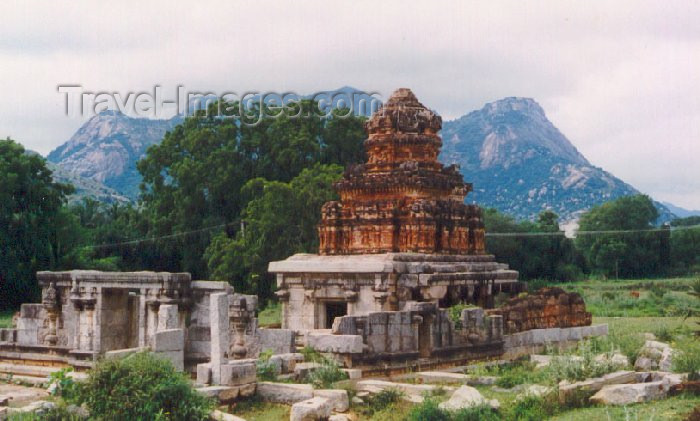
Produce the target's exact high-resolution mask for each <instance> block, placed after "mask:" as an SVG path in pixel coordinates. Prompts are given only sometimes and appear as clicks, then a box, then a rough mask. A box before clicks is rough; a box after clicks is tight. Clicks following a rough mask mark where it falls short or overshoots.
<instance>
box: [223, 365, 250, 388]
mask: <svg viewBox="0 0 700 421" xmlns="http://www.w3.org/2000/svg"><path fill="white" fill-rule="evenodd" d="M256 361H257V360H254V359H247V360H233V361H229V362H228V363H226V364H222V365H221V384H222V385H229V386H237V385H242V384H248V383H254V382H255V381H256V375H257V367H256Z"/></svg>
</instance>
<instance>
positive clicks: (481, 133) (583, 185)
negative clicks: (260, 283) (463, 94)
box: [441, 97, 673, 221]
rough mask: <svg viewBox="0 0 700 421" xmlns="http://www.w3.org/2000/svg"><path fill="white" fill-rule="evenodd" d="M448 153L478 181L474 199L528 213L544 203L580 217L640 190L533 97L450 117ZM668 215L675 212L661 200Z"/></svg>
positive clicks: (445, 154) (446, 141)
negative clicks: (586, 151)
mask: <svg viewBox="0 0 700 421" xmlns="http://www.w3.org/2000/svg"><path fill="white" fill-rule="evenodd" d="M442 138H443V148H442V155H441V159H442V161H443V162H445V163H448V164H452V163H455V164H459V165H460V167H461V171H462V173H463V174H464V177H465V180H467V181H468V182H471V183H473V184H474V192H473V193H472V194H470V195H469V196H467V201H469V202H471V201H474V202H476V203H478V204H480V205H481V206H483V207H493V208H496V209H498V210H499V211H501V212H505V213H508V214H511V215H513V216H515V217H517V218H521V219H534V218H535V217H536V216H537V214H539V213H540V212H541V211H543V210H552V211H554V212H556V213H557V214H558V215H559V216H560V217H561V218H562V219H563V220H574V219H576V218H577V217H578V216H579V215H580V214H581V213H582V212H584V211H585V210H587V209H590V208H591V207H592V206H594V205H597V204H600V203H604V202H607V201H609V200H613V199H615V198H618V197H621V196H626V195H632V194H638V193H639V191H638V190H637V189H635V188H634V187H632V186H630V185H629V184H627V183H625V182H623V181H622V180H620V179H618V178H617V177H615V176H614V175H612V174H610V173H609V172H607V171H605V170H603V169H602V168H599V167H595V166H593V165H591V163H590V162H588V160H587V159H586V158H585V157H584V156H583V155H582V154H581V153H580V152H579V151H578V150H577V149H576V147H574V145H572V144H571V142H570V141H569V140H568V139H567V138H566V137H565V136H564V135H563V134H562V133H561V132H560V131H559V130H558V129H557V128H556V127H554V125H553V124H552V123H551V122H550V121H549V120H548V119H547V116H546V115H545V113H544V110H543V109H542V107H540V105H539V104H538V103H537V102H535V101H534V100H532V99H530V98H515V97H510V98H504V99H501V100H499V101H495V102H492V103H489V104H486V105H485V106H484V107H483V108H482V109H480V110H477V111H472V112H470V113H469V114H467V115H465V116H462V117H460V118H458V119H456V120H452V121H447V122H445V123H443V130H442ZM657 208H658V209H659V212H660V214H661V217H660V221H668V220H670V219H671V218H672V216H673V215H672V213H671V211H669V209H668V208H667V207H665V206H664V205H662V204H660V203H657Z"/></svg>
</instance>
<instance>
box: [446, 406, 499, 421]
mask: <svg viewBox="0 0 700 421" xmlns="http://www.w3.org/2000/svg"><path fill="white" fill-rule="evenodd" d="M501 419H502V417H501V416H500V415H499V414H498V413H497V412H496V411H494V410H493V409H492V408H491V407H490V406H488V405H479V406H475V407H472V408H463V409H460V410H459V411H457V412H454V413H452V420H453V421H499V420H501Z"/></svg>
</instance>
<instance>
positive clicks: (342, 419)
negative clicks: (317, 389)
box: [328, 414, 351, 421]
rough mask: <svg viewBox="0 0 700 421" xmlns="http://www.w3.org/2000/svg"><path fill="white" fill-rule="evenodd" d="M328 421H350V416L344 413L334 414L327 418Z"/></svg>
mask: <svg viewBox="0 0 700 421" xmlns="http://www.w3.org/2000/svg"><path fill="white" fill-rule="evenodd" d="M328 421H351V419H350V417H348V416H347V415H345V414H335V415H331V416H330V417H329V418H328Z"/></svg>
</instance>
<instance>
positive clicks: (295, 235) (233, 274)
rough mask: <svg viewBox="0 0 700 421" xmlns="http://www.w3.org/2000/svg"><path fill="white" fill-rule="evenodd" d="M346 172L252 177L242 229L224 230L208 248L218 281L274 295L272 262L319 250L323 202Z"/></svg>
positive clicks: (325, 168) (328, 168) (329, 168)
mask: <svg viewBox="0 0 700 421" xmlns="http://www.w3.org/2000/svg"><path fill="white" fill-rule="evenodd" d="M341 175H342V167H341V166H339V165H320V164H317V165H316V166H314V167H313V168H311V169H305V170H303V171H302V172H301V174H299V175H298V176H297V177H295V178H294V179H293V180H292V181H291V182H289V183H282V182H279V181H268V180H265V179H262V178H256V179H253V180H250V181H249V182H248V183H247V184H246V186H245V187H244V193H245V194H246V195H248V196H250V197H252V200H250V202H248V205H247V206H246V209H245V211H244V212H243V216H242V222H241V224H242V228H241V229H240V230H239V231H238V232H237V233H236V234H235V235H234V236H233V237H230V236H228V235H227V234H226V233H225V232H222V233H219V234H218V235H217V236H215V237H214V239H213V240H212V242H211V244H210V245H209V247H208V248H207V250H206V253H205V257H206V259H207V262H208V266H209V271H210V273H211V276H212V277H213V279H217V280H226V281H229V282H231V283H232V284H233V285H234V288H236V289H237V290H238V291H241V292H248V293H257V294H259V295H260V296H261V298H262V299H267V298H269V297H270V296H271V294H272V291H273V289H274V285H273V281H274V278H273V277H272V276H270V275H269V274H268V273H267V265H268V263H269V262H271V261H274V260H281V259H284V258H286V257H288V256H290V255H291V254H294V253H299V252H315V251H316V250H317V249H318V234H317V230H316V226H317V225H318V222H319V220H320V215H321V206H322V205H323V203H325V202H327V201H329V200H333V199H336V198H337V196H336V193H335V192H334V191H333V189H332V187H331V184H332V183H333V182H334V181H337V180H338V179H339V178H340V177H341Z"/></svg>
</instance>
